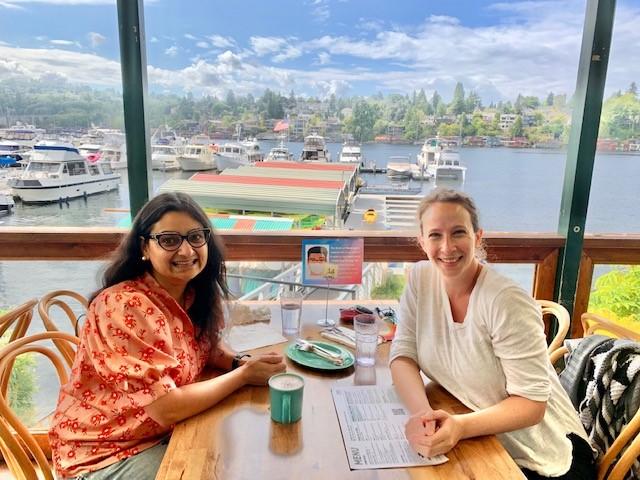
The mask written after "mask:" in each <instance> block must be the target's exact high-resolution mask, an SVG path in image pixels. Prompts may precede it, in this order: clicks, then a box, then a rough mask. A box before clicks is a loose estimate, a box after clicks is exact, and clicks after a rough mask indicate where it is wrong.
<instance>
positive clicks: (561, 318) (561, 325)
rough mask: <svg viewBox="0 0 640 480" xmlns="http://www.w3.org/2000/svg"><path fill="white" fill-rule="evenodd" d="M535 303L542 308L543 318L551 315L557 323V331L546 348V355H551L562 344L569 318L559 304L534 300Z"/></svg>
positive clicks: (565, 310)
mask: <svg viewBox="0 0 640 480" xmlns="http://www.w3.org/2000/svg"><path fill="white" fill-rule="evenodd" d="M536 302H538V305H540V307H541V308H542V316H543V317H544V316H545V315H552V316H553V317H554V318H555V319H556V321H557V323H558V331H557V332H556V334H555V336H554V337H553V339H552V340H551V343H549V347H547V353H548V354H549V355H551V353H552V352H554V351H555V350H557V349H558V347H560V346H561V345H562V342H564V339H565V337H566V336H567V332H568V331H569V324H570V322H571V317H570V316H569V312H567V309H566V308H564V307H563V306H562V305H560V304H559V303H556V302H552V301H550V300H536Z"/></svg>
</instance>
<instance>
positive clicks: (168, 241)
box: [145, 228, 211, 252]
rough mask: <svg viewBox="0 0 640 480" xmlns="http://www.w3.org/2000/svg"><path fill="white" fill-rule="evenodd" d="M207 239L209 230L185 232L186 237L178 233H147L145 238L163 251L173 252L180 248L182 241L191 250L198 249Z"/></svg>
mask: <svg viewBox="0 0 640 480" xmlns="http://www.w3.org/2000/svg"><path fill="white" fill-rule="evenodd" d="M209 237H211V229H210V228H197V229H195V230H191V231H189V232H187V234H186V235H180V234H179V233H178V232H162V233H149V234H148V235H146V237H145V238H147V239H150V238H152V239H153V240H155V241H156V242H158V245H159V246H160V248H162V249H163V250H167V251H169V252H174V251H176V250H178V249H179V248H180V245H182V242H183V241H184V240H186V241H187V242H188V243H189V245H191V246H192V247H193V248H199V247H202V246H203V245H205V244H206V243H207V242H208V241H209Z"/></svg>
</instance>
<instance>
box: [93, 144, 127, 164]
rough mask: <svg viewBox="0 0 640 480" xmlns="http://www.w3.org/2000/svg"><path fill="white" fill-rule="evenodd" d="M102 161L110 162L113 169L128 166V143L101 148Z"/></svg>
mask: <svg viewBox="0 0 640 480" xmlns="http://www.w3.org/2000/svg"><path fill="white" fill-rule="evenodd" d="M99 153H100V163H108V164H109V165H110V166H111V169H112V170H122V169H125V168H127V166H128V164H127V144H126V143H123V144H121V145H105V146H103V147H102V148H101V149H100V152H99Z"/></svg>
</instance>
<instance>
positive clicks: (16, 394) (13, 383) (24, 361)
mask: <svg viewBox="0 0 640 480" xmlns="http://www.w3.org/2000/svg"><path fill="white" fill-rule="evenodd" d="M0 315H2V312H0ZM10 334H11V333H10V332H7V333H6V334H5V336H3V337H2V339H0V345H2V346H4V345H6V344H7V341H8V336H9V335H10ZM35 393H36V359H35V356H34V354H32V353H25V354H22V355H20V356H18V358H17V359H16V361H15V363H14V365H13V369H12V370H11V376H10V377H9V391H8V400H9V406H10V407H11V409H12V410H13V411H14V412H15V413H16V415H17V416H18V417H19V418H20V419H21V420H22V421H23V422H24V423H25V424H27V425H29V424H32V423H33V422H34V415H35V402H34V399H33V396H34V395H35Z"/></svg>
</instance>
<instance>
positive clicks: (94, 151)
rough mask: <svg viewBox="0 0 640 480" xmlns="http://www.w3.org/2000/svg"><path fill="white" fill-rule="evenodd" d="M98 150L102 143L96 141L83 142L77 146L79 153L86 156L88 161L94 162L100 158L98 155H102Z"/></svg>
mask: <svg viewBox="0 0 640 480" xmlns="http://www.w3.org/2000/svg"><path fill="white" fill-rule="evenodd" d="M100 150H102V145H99V144H97V143H83V144H81V145H80V146H79V147H78V152H80V155H82V156H83V157H84V158H86V159H87V161H88V162H90V163H95V162H97V161H98V160H100V157H101V156H102V153H101V152H100Z"/></svg>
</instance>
